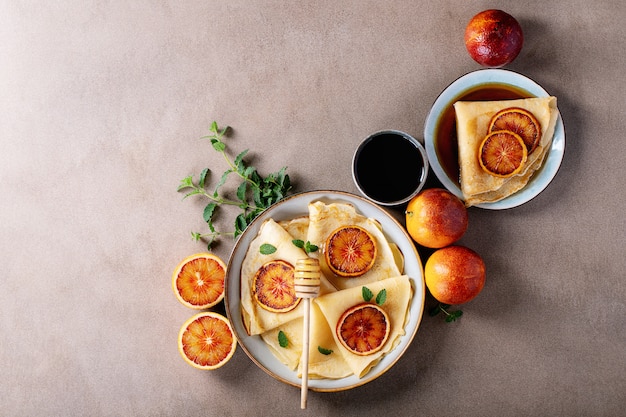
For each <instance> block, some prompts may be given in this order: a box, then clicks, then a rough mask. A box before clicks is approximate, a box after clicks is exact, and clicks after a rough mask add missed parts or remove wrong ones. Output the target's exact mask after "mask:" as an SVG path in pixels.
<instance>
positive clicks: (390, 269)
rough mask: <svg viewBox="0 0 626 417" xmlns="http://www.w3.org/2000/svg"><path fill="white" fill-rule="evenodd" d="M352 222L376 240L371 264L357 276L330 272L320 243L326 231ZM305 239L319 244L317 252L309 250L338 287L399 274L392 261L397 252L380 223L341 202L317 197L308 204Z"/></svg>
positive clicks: (327, 276)
mask: <svg viewBox="0 0 626 417" xmlns="http://www.w3.org/2000/svg"><path fill="white" fill-rule="evenodd" d="M350 225H356V226H361V227H362V228H364V229H365V230H367V231H368V232H369V233H370V234H371V235H372V237H373V238H374V239H375V240H376V245H377V249H378V253H377V255H376V260H375V261H374V265H373V266H372V268H371V269H370V270H369V271H367V272H366V273H365V274H363V275H361V276H360V277H349V278H346V277H339V276H336V275H335V274H333V273H332V272H331V271H330V269H329V268H328V266H327V265H326V262H325V259H324V254H323V250H324V245H325V243H326V239H327V238H328V236H330V234H331V233H332V232H333V231H335V230H336V229H337V228H339V227H341V226H350ZM307 240H308V241H310V242H311V243H313V244H315V245H317V246H319V248H320V250H319V251H318V252H314V253H311V254H310V256H311V257H316V258H318V259H319V261H320V267H321V269H322V272H323V273H324V276H325V277H326V278H327V279H328V281H330V283H331V284H333V286H334V287H335V288H337V289H338V290H341V289H346V288H352V287H359V288H360V287H361V286H363V285H365V284H368V283H370V282H375V281H380V280H383V279H386V278H389V277H395V276H398V275H401V274H402V271H401V268H399V267H398V265H397V264H396V259H398V257H397V256H394V252H393V250H392V248H391V245H390V244H389V241H388V240H387V238H386V237H385V235H384V234H383V232H382V229H381V226H380V223H378V222H377V221H376V220H374V219H371V218H368V217H365V216H363V215H362V214H359V213H357V211H356V209H355V207H354V206H352V205H351V204H345V203H331V204H326V203H324V202H321V201H317V202H314V203H311V204H309V230H308V235H307Z"/></svg>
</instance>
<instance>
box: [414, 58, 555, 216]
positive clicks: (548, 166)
mask: <svg viewBox="0 0 626 417" xmlns="http://www.w3.org/2000/svg"><path fill="white" fill-rule="evenodd" d="M491 86H510V87H512V89H514V90H517V91H519V92H521V93H523V94H524V95H526V96H528V97H548V96H549V94H548V92H547V91H546V90H544V89H543V88H542V87H541V86H540V85H539V84H537V83H536V82H534V81H533V80H531V79H529V78H527V77H525V76H523V75H521V74H518V73H516V72H513V71H508V70H502V69H484V70H478V71H474V72H470V73H469V74H466V75H464V76H462V77H461V78H459V79H457V80H456V81H454V82H453V83H452V84H450V86H448V87H447V88H446V89H445V90H443V92H442V93H441V94H440V95H439V97H437V100H436V101H435V103H434V104H433V107H432V108H431V110H430V113H429V114H428V116H427V118H426V124H425V126H424V142H425V144H426V154H427V155H428V162H429V163H430V166H431V167H432V169H433V172H434V173H435V175H436V176H437V178H439V181H441V183H442V184H443V186H444V187H446V188H447V189H448V190H449V191H450V192H452V193H454V194H455V195H456V196H457V197H459V198H461V199H462V198H463V193H462V192H461V188H460V185H459V182H458V178H453V177H452V175H451V173H450V172H449V170H446V169H444V167H443V162H442V161H443V158H442V154H441V151H440V149H441V148H440V147H438V146H437V130H438V125H439V123H440V122H441V120H442V115H443V114H444V113H446V112H448V111H449V109H451V107H452V105H453V104H454V103H455V102H456V101H458V100H459V99H460V98H461V97H463V96H464V95H466V94H468V93H469V92H473V91H476V90H478V89H480V88H489V87H491ZM494 99H498V98H494ZM564 153H565V128H564V126H563V120H562V118H561V115H560V114H559V116H558V119H557V122H556V128H555V131H554V137H553V138H552V145H551V147H550V150H549V152H548V155H547V156H546V159H545V161H544V164H543V166H542V167H541V168H540V169H539V170H538V171H537V172H536V173H535V175H533V177H532V178H531V179H530V181H529V182H528V184H526V186H525V187H524V188H523V189H521V190H520V191H518V192H517V193H515V194H513V195H511V196H509V197H507V198H505V199H502V200H500V201H496V202H494V203H484V204H479V205H477V207H482V208H485V209H492V210H500V209H507V208H512V207H517V206H519V205H521V204H524V203H526V202H528V201H530V200H532V199H533V198H535V197H536V196H537V195H538V194H539V193H541V192H542V191H543V190H544V189H545V188H546V187H547V186H548V184H550V182H551V181H552V179H553V178H554V177H555V176H556V173H557V171H558V170H559V167H560V166H561V161H562V160H563V154H564Z"/></svg>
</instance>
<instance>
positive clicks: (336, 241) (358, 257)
mask: <svg viewBox="0 0 626 417" xmlns="http://www.w3.org/2000/svg"><path fill="white" fill-rule="evenodd" d="M376 254H377V248H376V241H375V240H374V237H373V236H372V235H371V234H370V233H369V232H368V231H367V230H365V229H364V228H362V227H360V226H342V227H340V228H338V229H336V230H335V231H334V232H332V233H331V234H330V236H329V237H328V238H327V239H326V245H325V247H324V256H325V259H326V264H327V265H328V267H329V268H330V269H331V271H333V272H334V273H335V274H337V275H339V276H342V277H358V276H361V275H363V274H365V273H366V272H367V271H369V270H370V269H371V268H372V266H374V262H375V261H376Z"/></svg>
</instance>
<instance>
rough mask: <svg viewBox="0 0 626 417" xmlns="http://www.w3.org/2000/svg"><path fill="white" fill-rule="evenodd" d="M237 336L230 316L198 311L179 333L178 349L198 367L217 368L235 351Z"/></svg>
mask: <svg viewBox="0 0 626 417" xmlns="http://www.w3.org/2000/svg"><path fill="white" fill-rule="evenodd" d="M236 348H237V339H236V338H235V334H234V333H233V329H232V327H231V325H230V322H229V321H228V319H227V318H226V317H224V316H222V315H221V314H219V313H215V312H212V311H206V312H203V313H198V314H196V315H195V316H193V317H192V318H190V319H189V320H187V321H186V322H185V324H183V326H182V327H181V329H180V332H179V333H178V351H179V352H180V354H181V356H182V357H183V359H184V360H185V361H186V362H187V363H188V364H190V365H191V366H193V367H195V368H198V369H217V368H219V367H221V366H222V365H224V364H225V363H226V362H228V360H229V359H230V358H231V357H232V356H233V354H234V353H235V349H236Z"/></svg>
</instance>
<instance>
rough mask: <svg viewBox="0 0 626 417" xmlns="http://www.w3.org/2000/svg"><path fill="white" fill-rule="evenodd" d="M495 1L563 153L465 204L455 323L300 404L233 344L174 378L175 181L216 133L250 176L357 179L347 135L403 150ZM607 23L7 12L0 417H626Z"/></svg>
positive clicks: (361, 11)
mask: <svg viewBox="0 0 626 417" xmlns="http://www.w3.org/2000/svg"><path fill="white" fill-rule="evenodd" d="M490 7H497V8H503V9H504V10H506V11H508V12H509V13H511V14H512V15H514V16H515V17H516V18H517V19H518V20H519V21H520V23H521V25H522V27H523V29H524V33H525V44H524V48H523V50H522V52H521V54H520V55H519V57H518V58H517V60H515V62H513V63H512V64H510V65H508V66H507V67H506V68H507V69H510V70H512V71H516V72H519V73H522V74H524V75H526V76H528V77H530V78H532V79H533V80H535V81H536V82H538V83H539V84H540V85H542V86H543V87H544V88H545V89H546V90H547V91H548V92H549V93H550V94H553V95H555V96H556V97H558V103H559V109H560V111H561V114H562V117H563V121H564V123H565V130H566V136H567V139H566V143H567V144H566V150H565V157H564V160H563V163H562V165H561V168H560V171H559V172H558V174H557V176H556V178H555V179H554V180H553V182H552V183H551V184H550V185H549V186H548V188H547V189H546V190H545V191H544V192H543V193H541V194H540V195H539V196H537V197H536V198H535V199H533V200H532V201H530V202H528V203H527V204H524V205H522V206H520V207H517V208H513V209H510V210H502V211H493V210H484V209H479V208H471V209H470V210H469V220H470V224H469V229H468V231H467V233H466V235H465V236H464V237H463V238H462V240H461V241H460V243H461V244H463V245H466V246H468V247H470V248H472V249H474V250H475V251H477V252H478V253H480V254H481V256H482V257H483V258H484V260H485V263H486V265H487V282H486V285H485V288H484V290H483V292H482V293H481V294H480V295H479V296H478V297H477V298H476V299H474V300H473V301H471V302H470V303H467V304H466V305H464V306H463V307H462V308H463V311H464V313H465V314H464V315H463V317H462V318H461V319H460V320H459V321H457V322H455V323H450V324H449V323H445V322H444V321H443V319H442V318H441V317H434V318H432V317H429V316H428V315H427V314H425V315H424V318H423V320H422V323H421V326H420V328H419V331H418V333H417V335H416V337H415V339H414V340H413V343H412V344H411V346H410V347H409V349H408V350H407V352H406V354H405V355H404V356H403V357H402V358H401V360H400V361H399V362H398V363H397V364H396V365H395V366H394V367H393V368H392V369H391V370H390V371H389V372H387V373H385V374H384V375H383V376H382V377H380V378H378V379H377V380H375V381H373V382H370V383H368V384H365V385H364V386H361V387H358V388H355V389H352V390H348V391H343V392H337V393H319V392H311V393H310V395H309V401H308V409H307V410H304V411H303V410H300V408H299V405H300V400H299V398H300V392H299V389H298V388H296V387H293V386H289V385H286V384H283V383H281V382H279V381H277V380H275V379H273V378H272V377H270V376H269V375H267V374H266V373H265V372H264V371H263V370H261V369H260V368H258V367H257V366H256V365H255V364H254V363H253V362H252V361H251V360H250V359H249V358H248V357H247V356H246V354H245V352H244V351H243V350H242V349H238V350H237V352H236V354H235V355H234V357H233V358H232V360H231V361H230V362H229V363H228V364H227V365H226V366H224V367H223V368H221V369H219V370H217V371H214V372H203V371H199V370H196V369H194V368H192V367H190V366H188V365H187V364H186V363H185V362H184V361H183V360H182V359H181V357H180V356H179V353H178V351H177V347H176V337H177V333H178V330H179V328H180V326H181V325H182V323H183V322H184V321H185V320H186V319H187V318H189V317H191V315H192V314H193V311H192V310H189V309H187V308H185V307H184V306H182V305H181V304H179V303H178V301H177V300H176V299H175V297H174V295H173V293H172V289H171V282H170V280H171V273H172V271H173V269H174V267H175V266H176V264H177V263H178V262H179V261H180V260H181V259H182V258H183V257H185V256H187V255H190V254H192V253H195V252H200V251H202V250H204V249H205V246H204V245H203V244H202V243H198V242H195V241H194V240H192V239H191V237H190V236H191V235H190V232H192V231H201V232H205V231H207V228H206V225H205V224H204V221H203V219H202V208H203V207H204V204H205V201H204V200H202V199H201V198H189V199H187V200H185V201H182V194H180V193H178V192H177V191H176V188H177V186H178V183H179V181H180V180H181V179H182V178H183V177H185V176H187V175H191V174H194V175H196V174H198V173H199V172H200V171H201V170H202V169H203V168H205V167H207V166H208V167H211V168H212V169H213V172H214V175H213V176H212V177H210V181H213V182H216V181H217V179H218V178H219V175H220V174H221V172H222V171H223V170H224V169H225V165H224V161H223V159H222V158H221V156H220V155H218V154H217V153H215V152H214V151H213V150H212V149H211V148H210V145H209V144H208V142H206V141H203V140H201V139H200V138H201V137H202V136H204V135H205V134H207V133H208V131H209V127H210V124H211V122H212V121H213V120H216V121H218V122H219V123H220V124H223V125H226V124H228V125H230V126H232V128H233V130H232V136H231V137H230V138H229V139H228V146H229V148H228V149H229V150H230V152H232V154H233V155H234V154H236V153H238V152H239V151H242V150H244V149H248V148H249V149H250V153H249V160H250V162H251V163H252V164H253V165H255V166H256V167H257V168H258V169H259V171H260V172H261V173H269V172H272V171H275V170H277V169H279V168H280V167H282V166H283V165H286V166H288V171H287V172H288V173H289V174H290V176H291V179H292V181H293V183H294V189H293V191H294V192H298V191H307V190H314V189H335V190H342V191H348V192H354V193H356V192H357V189H356V187H355V186H354V184H353V182H352V178H351V174H350V162H351V158H352V153H353V151H354V149H355V147H356V146H357V144H358V143H359V142H360V141H361V140H362V139H363V138H365V137H366V136H367V135H368V134H370V133H372V132H374V131H377V130H381V129H399V130H403V131H405V132H408V133H410V134H412V135H414V136H416V137H418V138H422V137H423V128H424V122H425V119H426V116H427V114H428V111H429V109H430V107H431V105H432V103H433V102H434V100H435V99H436V97H437V96H438V94H439V93H440V92H441V91H442V90H443V89H444V88H445V87H446V86H447V85H448V84H450V83H451V82H452V81H454V80H455V79H456V78H458V77H460V76H461V75H463V74H465V73H468V72H471V71H475V70H478V69H480V68H481V67H480V66H479V65H478V64H476V63H475V62H474V61H472V60H471V58H470V57H469V55H468V54H467V52H466V50H465V47H464V43H463V33H464V30H465V25H466V24H467V22H468V21H469V19H470V18H471V17H472V16H473V15H474V14H475V13H477V12H479V11H480V10H482V9H486V8H490ZM625 19H626V3H624V2H622V1H621V0H603V1H597V2H589V1H583V0H574V1H571V2H533V1H527V0H526V1H525V0H522V1H518V2H486V1H478V2H460V1H423V0H418V1H386V2H374V1H365V2H362V1H346V2H336V1H326V0H323V1H302V2H278V1H189V2H174V1H145V0H139V1H133V2H103V1H91V2H83V1H76V0H69V1H65V2H61V3H58V2H51V3H49V4H47V3H41V4H35V3H32V2H3V4H2V5H0V33H1V36H0V39H1V42H0V57H1V59H0V85H1V88H0V92H1V93H0V120H1V123H0V129H1V133H0V162H1V163H0V195H1V196H2V197H1V200H0V218H1V219H2V223H1V226H0V249H1V250H0V265H2V279H1V280H0V358H1V361H2V366H1V368H0V375H1V376H2V377H1V378H0V414H1V415H3V416H32V415H49V416H54V415H58V416H70V415H71V416H87V415H89V416H131V415H132V416H161V415H163V416H165V415H171V416H174V415H176V416H183V415H184V416H196V415H197V416H206V415H212V416H213V415H221V416H239V415H275V416H286V415H342V416H363V415H421V416H435V415H437V416H438V415H445V416H454V415H457V416H496V415H552V416H555V415H568V416H571V415H581V416H583V415H584V416H594V415H599V416H600V415H602V416H617V415H624V414H623V413H624V412H625V411H624V410H625V407H626V331H625V328H626V326H625V324H624V318H625V317H626V281H625V275H626V274H625V272H624V271H625V270H626V256H625V255H626V251H625V249H624V248H625V247H626V216H625V215H624V207H625V206H626V197H625V194H624V178H625V176H626V171H625V169H624V166H626V151H625V149H626V147H625V145H624V144H625V140H624V138H625V137H626V133H625V131H624V126H626V124H625V123H624V117H625V113H624V109H625V108H626V82H625V81H624V80H625V78H624V77H625V73H626V53H625V52H624V51H626V26H625V25H624V20H625ZM437 185H438V183H437V181H436V179H435V177H434V175H433V174H432V172H431V177H430V180H429V186H437ZM229 187H230V189H231V190H232V184H231V183H228V184H227V185H226V189H229ZM222 213H223V216H222V221H221V222H220V224H222V225H224V226H225V227H228V226H230V222H231V217H234V215H235V210H224V211H223V212H222ZM392 213H393V214H394V215H395V216H396V217H397V218H398V219H402V208H399V209H396V210H392ZM232 247H233V241H232V239H229V238H226V239H223V240H221V243H220V245H218V246H217V247H216V248H215V253H217V254H219V255H220V256H222V257H224V258H225V259H227V258H228V256H229V253H230V250H231V248H232ZM425 256H426V254H425V253H424V252H422V257H425ZM422 260H423V261H425V259H422ZM434 304H435V303H434V300H433V299H432V297H430V295H428V294H427V297H426V308H427V309H428V308H429V307H432V306H433V305H434Z"/></svg>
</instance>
